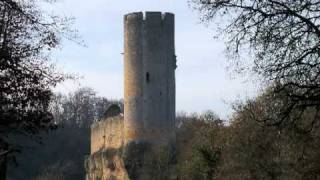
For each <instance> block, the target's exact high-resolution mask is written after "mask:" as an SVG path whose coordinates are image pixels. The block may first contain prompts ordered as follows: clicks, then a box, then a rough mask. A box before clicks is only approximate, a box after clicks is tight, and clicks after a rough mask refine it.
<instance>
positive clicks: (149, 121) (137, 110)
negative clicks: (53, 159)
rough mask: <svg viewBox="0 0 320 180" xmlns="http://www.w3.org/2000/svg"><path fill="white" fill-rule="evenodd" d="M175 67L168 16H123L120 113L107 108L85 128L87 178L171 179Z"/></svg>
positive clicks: (147, 14) (173, 142)
mask: <svg viewBox="0 0 320 180" xmlns="http://www.w3.org/2000/svg"><path fill="white" fill-rule="evenodd" d="M175 69H176V58H175V48H174V15H173V14H171V13H164V14H162V13H161V12H146V13H145V15H144V14H143V13H141V12H138V13H130V14H127V15H125V16H124V87H125V88H124V115H122V113H120V111H119V110H118V108H117V107H116V106H112V107H110V108H109V110H108V111H107V112H106V115H107V116H106V117H105V118H104V119H101V120H100V121H99V122H96V123H94V124H93V125H92V126H91V154H90V155H89V156H88V157H87V158H86V161H85V169H86V179H87V180H95V179H106V180H152V179H170V180H173V179H177V177H176V171H175V164H176V155H175V152H176V151H175V130H174V125H175ZM109 115H110V116H109ZM159 167H161V168H159Z"/></svg>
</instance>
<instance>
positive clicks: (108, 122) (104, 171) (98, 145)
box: [85, 115, 129, 180]
mask: <svg viewBox="0 0 320 180" xmlns="http://www.w3.org/2000/svg"><path fill="white" fill-rule="evenodd" d="M123 130H124V128H123V116H121V115H119V116H115V117H109V118H107V119H102V120H101V121H99V122H96V123H94V124H93V125H92V126H91V154H90V156H88V157H87V158H86V161H85V169H86V176H87V177H86V178H87V179H88V180H126V179H129V178H128V174H127V171H126V168H125V165H124V161H123V155H122V154H123V146H124V132H123Z"/></svg>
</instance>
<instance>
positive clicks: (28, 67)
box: [0, 0, 76, 159]
mask: <svg viewBox="0 0 320 180" xmlns="http://www.w3.org/2000/svg"><path fill="white" fill-rule="evenodd" d="M38 2H39V1H36V0H19V1H18V0H0V144H1V146H0V159H1V158H3V157H4V156H6V155H7V154H9V153H12V152H16V151H19V150H21V147H20V145H19V144H15V143H13V142H12V141H10V135H12V134H15V135H16V134H19V135H23V136H28V137H34V135H36V134H38V133H39V132H40V131H41V130H48V129H51V128H54V127H55V124H54V123H53V115H52V113H51V112H50V111H49V106H50V102H51V98H52V95H53V93H52V88H53V87H55V86H56V85H57V83H60V82H62V81H63V80H65V79H66V78H68V75H66V74H63V73H60V72H58V71H57V70H56V68H55V65H54V64H53V63H51V61H50V57H51V56H50V52H51V50H52V49H54V48H57V47H58V46H59V44H60V40H61V38H62V37H68V38H70V39H73V38H75V37H76V35H75V32H74V31H72V30H71V29H70V28H69V27H70V23H71V19H68V18H64V17H59V16H55V15H48V14H46V13H45V12H44V11H42V10H41V8H40V7H39V6H38Z"/></svg>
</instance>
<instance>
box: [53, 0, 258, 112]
mask: <svg viewBox="0 0 320 180" xmlns="http://www.w3.org/2000/svg"><path fill="white" fill-rule="evenodd" d="M52 10H53V11H54V12H55V14H60V15H61V14H62V15H66V16H73V17H75V18H76V21H75V27H76V28H77V29H78V30H79V33H80V34H81V36H82V39H83V40H84V41H85V42H86V44H87V46H88V47H82V46H79V45H77V44H75V43H72V42H68V41H66V42H64V45H63V48H62V49H61V50H59V51H57V52H56V53H55V55H54V58H55V59H57V63H58V66H59V67H60V68H61V69H63V70H64V71H66V72H71V73H77V74H79V75H81V76H83V77H84V78H83V79H81V80H79V81H78V83H80V84H81V86H88V87H92V88H93V89H94V90H95V91H96V92H97V93H98V95H101V96H105V97H107V98H113V99H120V98H123V56H122V55H121V53H122V52H123V15H124V14H126V13H129V12H137V11H162V12H172V13H174V14H175V17H176V19H175V21H176V39H175V40H176V54H177V60H178V68H177V71H176V86H177V91H176V94H177V96H176V98H177V105H176V106H177V111H182V110H183V111H187V112H203V111H205V110H208V109H211V110H213V111H215V112H216V113H217V114H218V115H219V116H221V117H222V118H227V117H228V116H230V113H231V106H230V104H231V103H232V102H233V101H234V100H237V99H239V98H240V99H244V98H247V97H248V96H252V95H254V94H255V92H256V89H257V87H256V86H257V85H254V84H253V83H252V81H249V82H244V80H245V79H247V78H248V77H242V78H241V77H237V78H234V77H233V78H232V76H231V75H230V72H228V71H226V66H227V62H226V58H225V54H224V50H225V49H224V48H225V45H224V43H223V42H222V40H217V39H214V38H213V35H214V32H213V31H214V30H213V28H208V27H205V26H204V25H202V24H200V23H199V22H200V21H199V15H198V13H197V12H196V11H193V10H192V9H191V8H190V7H188V4H187V1H186V0H121V1H114V0H86V1H84V0H58V2H57V3H56V4H55V5H54V6H53V7H52ZM78 83H72V82H66V83H63V84H62V85H59V86H58V87H57V88H56V91H60V92H69V91H73V90H75V89H76V88H77V87H78V86H79V85H78Z"/></svg>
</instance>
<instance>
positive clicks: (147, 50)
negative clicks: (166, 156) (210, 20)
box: [124, 12, 176, 141]
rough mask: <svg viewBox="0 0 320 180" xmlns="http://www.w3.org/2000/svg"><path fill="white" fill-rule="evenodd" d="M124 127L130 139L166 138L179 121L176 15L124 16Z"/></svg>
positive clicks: (147, 13)
mask: <svg viewBox="0 0 320 180" xmlns="http://www.w3.org/2000/svg"><path fill="white" fill-rule="evenodd" d="M124 21H125V22H124V24H125V28H124V29H125V33H124V34H125V38H124V43H125V45H124V79H125V80H124V87H125V88H124V91H125V92H124V102H125V103H124V127H125V139H126V141H154V140H160V141H161V140H164V141H166V140H167V139H168V138H170V137H171V136H172V134H173V129H174V121H175V68H176V59H175V49H174V15H173V14H171V13H164V14H162V13H161V12H146V13H145V15H144V14H143V13H141V12H138V13H130V14H127V15H125V17H124Z"/></svg>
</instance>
